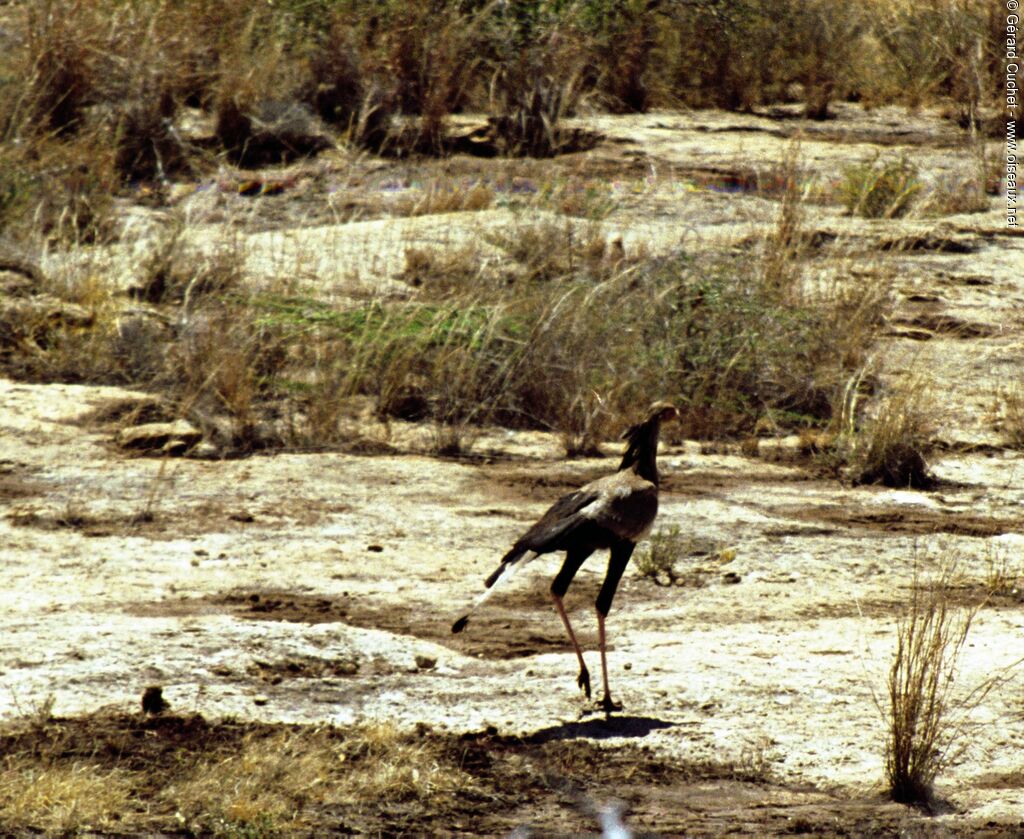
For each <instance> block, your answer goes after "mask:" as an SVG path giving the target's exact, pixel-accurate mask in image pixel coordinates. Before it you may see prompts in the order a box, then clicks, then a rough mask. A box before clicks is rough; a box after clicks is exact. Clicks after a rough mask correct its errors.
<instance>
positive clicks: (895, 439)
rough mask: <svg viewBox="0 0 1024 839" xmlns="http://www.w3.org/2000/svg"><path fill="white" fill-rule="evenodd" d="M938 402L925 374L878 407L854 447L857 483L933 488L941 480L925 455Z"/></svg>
mask: <svg viewBox="0 0 1024 839" xmlns="http://www.w3.org/2000/svg"><path fill="white" fill-rule="evenodd" d="M935 412H936V405H935V402H934V398H933V396H932V394H931V392H930V390H929V386H928V383H927V381H926V380H925V379H924V378H923V377H920V376H919V377H915V378H913V379H911V380H910V381H908V382H906V383H904V384H903V385H902V386H901V387H899V388H898V389H896V390H895V391H894V392H893V393H891V394H890V395H889V396H888V398H886V399H884V400H883V401H882V402H881V404H879V405H878V406H877V409H876V410H875V413H874V415H873V416H872V417H871V418H870V419H868V420H867V422H866V423H865V424H864V427H863V428H861V429H859V430H857V431H856V432H855V433H854V434H853V436H852V439H847V441H846V445H847V446H848V447H849V462H850V474H851V476H852V477H853V480H854V483H860V484H872V483H881V484H884V485H885V486H889V487H908V488H911V489H929V488H931V487H933V486H934V485H935V478H934V476H933V475H932V474H931V472H930V471H929V470H928V464H927V461H926V460H925V454H926V453H927V452H928V450H929V448H930V447H931V439H932V435H933V434H934V432H935V422H936V420H935Z"/></svg>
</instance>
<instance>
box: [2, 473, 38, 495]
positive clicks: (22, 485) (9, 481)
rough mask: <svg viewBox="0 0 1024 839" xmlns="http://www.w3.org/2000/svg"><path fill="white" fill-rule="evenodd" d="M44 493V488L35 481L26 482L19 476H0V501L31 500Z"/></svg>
mask: <svg viewBox="0 0 1024 839" xmlns="http://www.w3.org/2000/svg"><path fill="white" fill-rule="evenodd" d="M45 491H46V489H45V487H44V486H43V485H42V484H40V483H38V482H36V481H31V480H27V479H26V478H23V477H20V476H19V475H3V474H0V501H14V500H17V499H19V498H32V497H33V496H38V495H43V494H44V493H45Z"/></svg>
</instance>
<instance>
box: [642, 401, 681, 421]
mask: <svg viewBox="0 0 1024 839" xmlns="http://www.w3.org/2000/svg"><path fill="white" fill-rule="evenodd" d="M654 419H657V420H658V422H669V421H671V420H677V419H679V409H678V408H677V407H676V406H675V405H673V404H672V403H671V402H655V403H654V404H653V405H651V407H650V408H648V409H647V421H648V422H650V421H651V420H654Z"/></svg>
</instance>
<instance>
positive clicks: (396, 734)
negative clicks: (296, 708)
mask: <svg viewBox="0 0 1024 839" xmlns="http://www.w3.org/2000/svg"><path fill="white" fill-rule="evenodd" d="M472 786H473V780H472V778H471V777H470V776H469V775H467V774H466V773H464V772H462V771H461V770H460V769H458V768H457V767H456V766H454V765H452V764H451V763H450V762H449V761H448V760H446V758H445V757H444V755H443V754H442V752H441V750H440V748H439V747H438V745H437V744H436V743H434V742H432V741H420V742H417V741H415V740H414V739H412V738H411V737H410V736H409V735H408V734H405V733H402V732H400V731H399V730H398V729H396V728H395V727H394V726H392V725H390V724H388V723H371V724H367V725H364V726H361V727H358V728H355V729H352V730H349V731H346V732H345V733H344V736H339V733H338V732H335V731H333V730H320V731H317V730H313V731H292V730H285V731H281V732H276V733H273V734H270V735H269V736H268V735H267V734H265V733H254V734H250V735H247V736H246V737H245V738H244V739H243V740H242V741H241V743H240V744H239V745H238V747H237V749H235V750H233V752H232V754H230V755H226V756H225V755H216V756H211V758H209V759H206V760H202V761H199V762H198V763H197V764H196V765H195V766H194V767H193V769H192V771H191V772H190V774H189V776H188V777H186V778H184V779H182V780H181V781H178V782H176V783H174V784H172V785H170V786H168V787H166V788H165V789H164V790H162V792H161V795H160V797H161V799H163V800H164V801H166V802H168V803H169V804H170V805H171V806H172V807H174V808H175V810H176V811H177V812H180V813H181V814H182V817H183V819H184V824H185V825H186V826H187V828H188V829H189V830H191V831H195V832H198V833H206V832H213V833H216V834H222V835H223V834H225V833H228V832H235V833H236V834H237V833H238V832H240V831H251V830H255V831H261V832H275V833H279V832H282V831H290V830H298V829H301V828H302V826H303V825H304V824H305V819H304V811H305V810H307V809H308V808H310V807H316V808H317V809H320V808H325V807H344V808H355V809H360V810H361V809H364V808H368V807H374V808H382V809H389V808H391V807H394V806H395V805H400V804H402V803H403V802H410V801H416V802H419V803H421V804H430V805H433V806H436V805H439V804H442V803H443V802H444V801H445V800H450V799H451V798H453V797H454V796H456V795H458V794H459V793H464V792H465V791H467V790H469V789H471V788H472Z"/></svg>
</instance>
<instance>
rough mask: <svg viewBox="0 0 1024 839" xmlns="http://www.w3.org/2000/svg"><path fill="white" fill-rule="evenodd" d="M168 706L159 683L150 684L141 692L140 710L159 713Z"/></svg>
mask: <svg viewBox="0 0 1024 839" xmlns="http://www.w3.org/2000/svg"><path fill="white" fill-rule="evenodd" d="M169 707H170V706H169V705H168V704H167V700H166V699H164V689H163V688H162V687H160V686H159V685H150V686H149V687H148V688H146V689H145V690H144V691H143V692H142V710H143V711H144V712H145V713H147V714H161V713H163V712H164V711H166V710H167V709H168V708H169Z"/></svg>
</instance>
